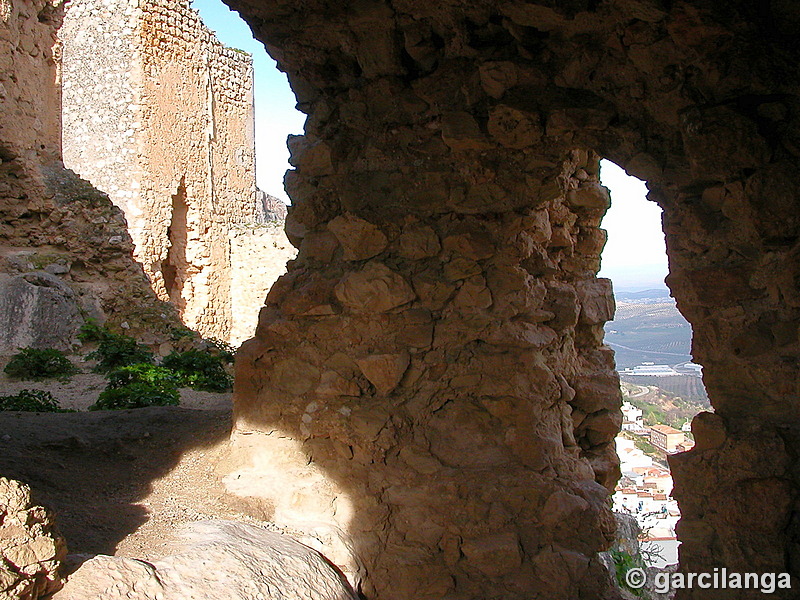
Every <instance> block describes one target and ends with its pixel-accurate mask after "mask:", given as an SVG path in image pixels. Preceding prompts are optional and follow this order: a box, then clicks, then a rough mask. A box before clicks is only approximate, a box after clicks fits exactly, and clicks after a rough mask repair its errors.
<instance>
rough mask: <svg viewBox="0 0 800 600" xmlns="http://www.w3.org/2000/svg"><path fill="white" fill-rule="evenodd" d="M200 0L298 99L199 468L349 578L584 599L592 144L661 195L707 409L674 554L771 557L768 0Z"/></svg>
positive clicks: (29, 207) (24, 124)
mask: <svg viewBox="0 0 800 600" xmlns="http://www.w3.org/2000/svg"><path fill="white" fill-rule="evenodd" d="M229 3H230V4H231V5H232V6H235V7H237V8H238V9H240V10H241V12H242V14H243V15H244V16H245V18H246V19H248V20H249V22H250V23H251V24H252V25H253V27H254V30H255V31H256V33H257V35H258V36H259V37H260V38H261V39H263V40H265V41H266V43H267V45H268V48H269V49H270V51H271V52H272V53H273V55H274V56H275V57H276V58H277V59H278V60H279V63H280V65H281V66H282V68H284V69H285V70H286V71H287V72H288V73H289V76H290V80H291V82H292V85H293V87H294V90H295V92H296V93H297V96H298V100H299V103H300V106H301V108H302V109H303V110H304V111H305V112H307V113H308V114H309V121H308V126H307V130H306V135H305V136H303V137H298V138H295V139H293V140H292V141H291V146H292V153H293V161H294V164H295V165H296V167H297V168H296V170H295V171H292V172H291V173H290V175H289V176H288V177H287V187H288V188H289V192H290V194H291V196H292V198H293V200H294V203H295V206H294V208H293V210H292V213H291V215H290V219H289V224H288V225H287V231H288V233H289V235H290V236H291V238H292V240H293V242H294V243H295V244H296V245H297V246H298V247H299V249H300V254H299V257H298V260H297V261H296V262H295V263H294V264H293V266H292V269H291V270H290V272H289V274H288V275H287V276H285V277H284V278H283V279H282V280H281V281H280V282H279V283H278V284H277V285H276V286H275V288H274V289H273V290H272V292H271V294H270V298H269V300H268V305H267V307H266V308H265V309H264V310H263V312H262V316H261V322H260V325H259V329H258V332H257V336H256V338H255V339H254V340H252V341H250V342H249V343H248V344H247V346H246V347H245V350H244V352H243V356H242V358H241V359H240V361H239V365H238V370H239V371H238V377H237V384H236V395H237V405H236V408H235V410H236V421H237V432H236V435H235V438H234V442H235V444H234V454H233V455H232V462H231V471H232V472H233V473H234V476H232V477H229V479H228V481H229V483H230V485H231V488H232V489H234V491H239V492H240V493H242V494H249V495H256V496H258V495H260V496H261V497H262V500H263V505H264V506H266V507H268V508H269V510H270V511H272V513H274V514H275V515H276V516H277V517H278V518H280V519H281V520H283V521H285V522H292V523H294V524H295V525H298V526H301V527H304V528H305V529H306V530H307V531H308V532H309V533H311V534H313V535H316V536H317V537H318V538H321V539H324V540H326V541H327V543H328V546H327V547H326V550H328V551H329V552H330V553H331V556H332V558H334V560H336V561H337V562H339V564H341V565H342V566H343V567H346V568H349V569H350V570H351V572H352V574H353V576H354V577H360V578H362V580H363V589H364V591H365V593H366V594H367V595H368V596H369V597H373V598H380V599H381V600H386V599H390V598H408V597H414V598H419V599H424V598H431V599H433V598H436V599H439V598H484V597H487V596H490V597H501V598H530V597H537V596H538V597H543V598H547V597H561V598H601V597H604V596H605V595H607V593H608V590H607V580H606V577H605V573H604V572H603V571H602V569H601V567H600V565H599V564H598V563H597V561H596V560H595V558H594V554H595V552H596V551H597V550H599V549H601V548H603V547H604V546H605V544H606V543H607V541H608V539H609V536H610V535H611V523H610V520H609V518H608V517H609V515H608V512H607V509H606V508H605V496H606V491H605V488H604V487H603V485H602V484H606V485H609V484H610V483H612V482H613V479H614V474H615V470H614V457H613V453H612V452H611V451H610V446H609V441H610V440H611V438H612V437H613V435H614V433H615V430H616V428H617V426H618V413H617V411H616V407H615V403H616V402H617V401H618V398H617V396H616V392H615V384H616V380H615V376H614V373H613V364H612V362H611V356H610V353H609V352H608V351H607V350H606V349H604V347H603V346H602V338H601V325H602V322H603V321H604V320H605V319H607V318H608V317H609V314H610V309H611V306H610V302H609V295H608V292H609V290H608V288H607V285H606V284H605V283H604V282H602V281H599V280H597V279H596V278H595V277H594V272H595V271H596V266H597V265H596V263H597V256H598V253H599V251H600V247H601V246H602V242H603V240H602V234H601V233H600V232H599V230H598V229H597V225H598V223H599V216H600V214H601V213H602V210H603V208H604V206H605V203H606V201H607V198H606V197H605V195H604V192H603V190H602V188H601V187H599V185H597V183H596V176H595V175H596V163H597V160H598V158H599V156H605V157H608V158H610V159H611V160H613V161H614V162H616V163H617V164H620V165H622V166H623V167H625V168H626V169H627V170H628V171H629V172H631V173H632V174H634V175H636V176H638V177H640V178H642V179H645V180H647V181H648V185H649V187H650V190H651V197H652V198H653V199H654V200H656V201H657V202H659V203H660V204H661V205H662V207H663V208H664V210H665V231H666V234H667V242H668V251H669V256H670V266H671V275H670V280H669V283H670V286H671V288H672V290H673V293H674V294H675V296H676V298H677V300H678V304H679V307H680V308H681V310H682V311H683V313H684V314H685V315H686V317H687V318H688V319H689V321H690V322H691V323H692V325H693V327H694V330H695V347H694V354H695V358H696V360H698V362H700V363H702V364H703V365H704V367H705V374H706V384H707V387H708V390H709V395H710V397H711V399H712V402H713V404H714V406H715V409H716V413H715V415H704V416H701V417H699V418H698V419H697V420H696V422H695V424H694V427H695V433H696V439H697V446H696V448H695V449H694V450H693V451H692V452H690V453H688V454H686V455H682V456H681V457H678V458H676V459H675V460H674V461H673V469H674V472H675V475H676V485H677V487H676V490H677V491H676V494H678V496H679V499H680V501H681V508H682V511H683V515H684V519H683V521H682V522H681V526H680V532H679V535H680V537H681V539H682V540H683V547H682V550H681V563H682V568H683V569H685V570H687V571H693V572H698V571H711V570H712V569H713V568H714V567H718V566H725V567H727V568H728V569H729V570H737V571H748V570H750V571H752V570H757V571H762V572H783V571H788V572H791V573H796V571H797V566H796V565H797V556H796V555H797V547H798V546H797V538H798V535H797V518H796V514H797V508H796V503H797V489H798V481H797V474H796V470H795V469H794V466H793V464H794V458H795V456H796V455H797V439H798V437H797V423H798V419H797V398H798V389H797V385H798V367H797V358H798V350H799V347H798V343H799V342H798V331H797V324H798V321H799V319H798V310H800V299H798V290H797V287H798V275H799V274H798V269H800V267H798V264H800V263H799V262H798V260H797V258H798V257H797V255H798V246H797V243H798V217H797V214H798V211H797V204H798V196H800V190H798V184H797V182H796V178H795V175H794V174H795V171H796V167H797V163H798V155H799V154H800V152H798V147H799V146H800V143H799V140H798V138H800V118H798V106H799V103H798V73H797V70H796V64H797V63H798V58H800V57H798V49H797V47H796V46H795V45H794V44H793V43H792V37H791V36H792V35H793V32H794V30H795V28H796V26H797V25H798V16H797V14H796V11H794V10H793V8H792V7H791V5H789V4H788V3H781V2H774V3H771V4H770V5H769V7H767V8H763V7H760V5H756V4H754V3H745V2H729V3H727V4H726V5H725V6H724V8H717V7H716V6H715V5H709V4H707V3H705V2H700V1H696V2H672V3H666V2H660V1H659V0H653V1H650V0H644V1H639V0H615V1H611V0H609V1H607V2H595V1H591V0H586V1H581V0H576V1H575V2H569V3H554V2H544V1H542V2H535V3H534V2H514V1H508V2H495V1H493V0H492V1H490V0H487V1H484V2H477V3H476V2H458V1H456V2H451V3H448V4H435V3H416V2H406V1H401V0H396V1H394V2H391V3H381V2H377V1H369V0H367V1H365V2H359V3H355V4H353V3H347V4H343V3H338V2H326V1H324V0H319V1H318V2H315V3H313V5H310V4H308V3H304V4H303V5H302V6H301V5H299V4H297V3H294V4H292V3H284V2H282V0H230V2H229ZM14 4H15V6H17V4H16V3H14ZM8 5H9V4H8V2H6V3H2V5H1V6H2V7H3V12H2V13H0V19H2V23H1V24H2V25H3V26H4V27H3V31H4V32H5V31H8V32H9V39H10V40H11V41H8V40H6V39H4V40H2V41H3V45H4V49H8V50H9V52H4V53H3V54H2V56H3V57H4V59H5V60H6V61H8V65H9V66H8V69H9V70H8V71H6V72H4V73H3V74H2V75H4V77H0V82H2V83H3V86H4V87H3V90H2V92H3V96H2V100H3V101H4V105H3V111H4V114H3V115H2V117H3V119H2V121H0V125H1V126H2V134H3V140H2V141H3V143H2V146H3V150H2V157H0V158H2V160H3V161H4V162H3V164H2V166H3V175H4V177H3V181H4V183H8V187H4V188H3V204H2V206H3V210H4V211H5V213H4V214H5V215H6V217H7V218H6V221H5V226H4V227H5V229H4V232H5V233H6V234H7V235H12V233H13V228H14V225H15V224H16V225H17V226H19V225H20V224H22V223H24V224H25V227H26V229H25V231H29V230H30V231H34V232H35V233H36V235H40V234H42V232H43V231H45V229H46V226H45V225H40V223H44V222H45V220H46V218H50V217H46V215H47V214H48V210H49V206H50V204H48V202H45V201H44V200H42V199H43V198H50V197H51V196H53V192H52V191H46V190H45V183H46V182H45V177H46V172H47V169H46V168H45V167H46V165H48V164H50V163H51V162H52V161H53V160H56V157H57V155H58V152H57V139H56V138H57V129H58V128H57V126H56V123H54V120H57V119H56V117H55V116H56V114H57V111H55V110H52V109H53V107H54V106H55V105H56V104H57V98H56V96H57V94H55V92H53V93H52V94H50V93H48V94H44V95H42V94H39V93H38V92H39V90H50V84H51V83H52V73H53V68H52V67H53V63H52V60H51V55H50V51H49V48H50V47H51V46H52V32H53V28H55V27H56V26H57V23H56V22H55V21H57V11H56V12H54V11H53V10H52V7H51V4H50V3H46V2H44V1H42V0H31V2H30V6H28V5H27V4H26V5H25V10H24V11H22V10H17V11H16V12H13V13H12V12H8V11H6V10H5V9H6V8H7V6H8ZM17 8H18V6H17ZM6 13H8V14H6ZM12 14H13V19H14V22H13V23H11V24H10V25H9V23H8V22H7V21H8V19H9V18H11V17H10V15H12ZM5 46H8V48H5ZM14 73H17V74H22V73H31V74H32V75H31V77H30V78H22V77H17V76H13V77H11V76H9V75H8V74H14ZM50 91H52V90H50ZM37 103H38V104H37ZM9 107H10V108H9ZM56 162H57V160H56ZM57 166H58V165H56V167H57ZM58 173H61V171H58ZM58 173H57V174H58ZM51 175H52V173H51ZM49 184H50V185H57V184H58V181H57V177H56V178H55V179H53V181H50V182H49ZM48 194H49V195H48ZM40 200H42V201H41V202H40ZM40 217H41V218H40ZM53 218H55V214H54V213H53ZM48 226H49V225H48ZM62 230H64V231H66V226H65V227H62ZM65 235H67V234H65ZM67 237H68V236H67ZM85 250H86V249H85V248H77V250H76V252H77V251H85ZM277 467H280V469H278V468H277ZM237 481H238V482H239V484H236V483H235V482H237ZM236 485H238V486H239V487H238V488H237V487H236ZM312 519H313V520H315V521H314V522H312ZM694 596H695V594H693V593H692V592H685V593H684V596H683V597H684V598H691V597H694ZM776 597H780V596H779V594H776ZM785 597H788V596H785Z"/></svg>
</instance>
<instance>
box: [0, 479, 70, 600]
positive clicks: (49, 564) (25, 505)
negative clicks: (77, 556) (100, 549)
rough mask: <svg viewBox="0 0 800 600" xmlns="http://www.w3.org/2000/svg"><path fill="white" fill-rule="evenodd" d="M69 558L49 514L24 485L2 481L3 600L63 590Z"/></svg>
mask: <svg viewBox="0 0 800 600" xmlns="http://www.w3.org/2000/svg"><path fill="white" fill-rule="evenodd" d="M66 555H67V548H66V546H65V545H64V539H63V538H62V537H61V536H60V535H59V534H58V533H57V531H56V530H55V526H54V524H53V520H52V517H51V516H50V514H49V513H48V512H47V510H46V509H45V508H43V507H41V506H36V505H35V504H34V503H33V502H32V501H31V490H30V488H28V486H27V485H25V484H24V483H20V482H19V481H14V480H10V479H6V478H4V477H0V600H36V599H37V598H39V597H40V596H45V595H48V594H52V593H53V592H55V591H57V590H58V589H59V588H60V587H61V575H60V573H59V568H60V567H61V562H62V561H63V560H64V558H65V557H66Z"/></svg>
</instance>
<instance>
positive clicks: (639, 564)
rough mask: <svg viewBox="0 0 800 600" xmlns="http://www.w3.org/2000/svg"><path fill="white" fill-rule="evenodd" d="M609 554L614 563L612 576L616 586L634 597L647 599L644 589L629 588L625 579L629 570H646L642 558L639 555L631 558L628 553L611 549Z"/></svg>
mask: <svg viewBox="0 0 800 600" xmlns="http://www.w3.org/2000/svg"><path fill="white" fill-rule="evenodd" d="M609 553H610V554H611V559H612V560H613V561H614V570H615V573H614V574H615V576H616V579H617V585H619V587H620V588H621V589H624V590H627V591H628V592H630V593H631V594H633V595H634V596H638V597H640V598H647V597H648V595H647V593H646V592H645V590H644V589H642V588H634V587H631V586H630V585H629V584H628V580H627V579H626V577H625V576H626V575H627V573H628V571H630V570H631V569H634V568H636V569H642V570H645V569H646V565H645V564H644V561H643V560H642V557H641V556H639V555H636V556H631V555H630V554H629V553H628V552H625V551H624V550H620V549H619V548H612V549H611V550H610V551H609Z"/></svg>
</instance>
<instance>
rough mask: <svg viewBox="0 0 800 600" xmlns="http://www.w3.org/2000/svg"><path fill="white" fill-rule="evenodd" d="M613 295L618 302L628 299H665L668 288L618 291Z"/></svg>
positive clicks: (667, 294) (667, 296)
mask: <svg viewBox="0 0 800 600" xmlns="http://www.w3.org/2000/svg"><path fill="white" fill-rule="evenodd" d="M614 297H615V298H616V299H617V301H619V302H627V301H630V300H653V299H659V300H660V299H666V298H669V297H670V295H669V289H668V288H659V289H650V290H641V291H637V292H630V291H624V290H622V291H618V292H614Z"/></svg>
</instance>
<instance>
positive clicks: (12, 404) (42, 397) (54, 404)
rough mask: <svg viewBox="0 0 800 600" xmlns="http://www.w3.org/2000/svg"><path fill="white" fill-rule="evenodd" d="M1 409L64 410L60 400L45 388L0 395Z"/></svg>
mask: <svg viewBox="0 0 800 600" xmlns="http://www.w3.org/2000/svg"><path fill="white" fill-rule="evenodd" d="M0 410H20V411H26V412H63V411H62V409H61V407H60V406H59V405H58V400H56V399H55V398H53V395H52V394H51V393H50V392H46V391H44V390H20V392H19V393H18V394H14V395H13V396H0Z"/></svg>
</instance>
